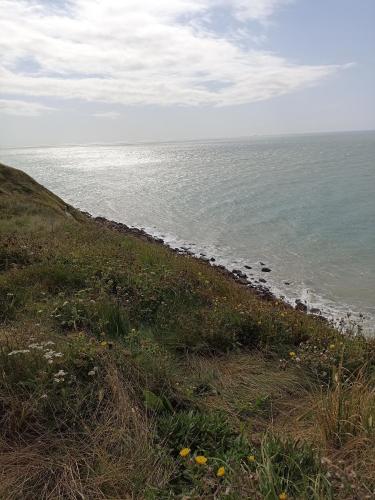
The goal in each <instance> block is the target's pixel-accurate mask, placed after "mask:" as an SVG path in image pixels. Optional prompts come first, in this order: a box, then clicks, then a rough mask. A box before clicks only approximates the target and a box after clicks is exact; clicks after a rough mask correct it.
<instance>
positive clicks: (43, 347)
mask: <svg viewBox="0 0 375 500" xmlns="http://www.w3.org/2000/svg"><path fill="white" fill-rule="evenodd" d="M33 339H34V338H33ZM30 340H31V339H30ZM51 345H55V343H54V342H52V340H46V341H45V342H40V343H37V342H33V343H32V344H29V345H28V346H27V347H28V349H19V350H16V351H11V352H9V353H8V356H14V355H15V354H25V353H28V352H30V350H37V351H44V352H43V357H44V358H45V359H46V360H47V361H48V364H50V365H51V364H52V363H53V359H54V358H61V357H62V356H63V353H62V352H56V351H54V350H53V349H50V348H49V347H48V346H51Z"/></svg>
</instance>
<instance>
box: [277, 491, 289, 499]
mask: <svg viewBox="0 0 375 500" xmlns="http://www.w3.org/2000/svg"><path fill="white" fill-rule="evenodd" d="M287 499H288V495H287V494H286V493H285V491H283V492H282V493H280V495H279V500H287Z"/></svg>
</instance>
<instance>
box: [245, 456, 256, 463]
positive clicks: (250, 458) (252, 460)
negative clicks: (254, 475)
mask: <svg viewBox="0 0 375 500" xmlns="http://www.w3.org/2000/svg"><path fill="white" fill-rule="evenodd" d="M247 460H248V461H249V462H255V456H254V455H249V456H248V457H247Z"/></svg>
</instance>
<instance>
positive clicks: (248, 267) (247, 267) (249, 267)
mask: <svg viewBox="0 0 375 500" xmlns="http://www.w3.org/2000/svg"><path fill="white" fill-rule="evenodd" d="M243 267H245V268H246V269H252V267H251V266H243Z"/></svg>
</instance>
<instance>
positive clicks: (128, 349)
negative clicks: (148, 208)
mask: <svg viewBox="0 0 375 500" xmlns="http://www.w3.org/2000/svg"><path fill="white" fill-rule="evenodd" d="M374 347H375V345H374V342H373V341H369V340H365V339H364V338H362V337H361V336H355V335H353V334H350V333H349V334H347V335H345V336H344V335H341V334H340V333H339V332H337V331H336V330H334V329H333V328H332V327H331V326H330V325H329V324H328V323H326V322H324V321H322V320H319V319H317V318H314V317H311V316H308V315H305V314H304V313H302V312H298V311H295V310H293V309H291V308H289V307H287V306H285V305H284V304H282V303H279V302H277V301H272V300H271V301H270V300H262V299H261V298H260V297H259V296H257V295H256V293H254V292H252V291H251V290H249V289H246V288H245V287H242V286H239V285H238V284H237V283H235V281H234V280H232V279H230V278H229V277H226V276H224V275H222V274H220V273H219V271H218V270H216V269H215V268H213V267H211V266H209V265H208V264H205V263H204V262H201V261H199V260H197V259H194V258H193V257H189V256H179V255H176V254H175V253H173V252H172V251H171V250H169V249H167V248H165V247H163V246H161V245H160V244H157V243H153V242H145V241H143V240H141V239H139V238H136V237H134V236H131V235H124V234H121V233H119V232H116V231H115V230H113V229H110V228H108V227H105V226H104V225H103V224H99V223H97V222H95V221H94V220H91V219H90V218H88V217H86V216H84V215H83V214H81V213H80V212H78V211H76V210H74V209H73V208H72V207H69V206H67V205H66V204H65V203H64V202H63V201H61V200H60V199H59V198H57V197H56V196H55V195H53V194H52V193H50V192H49V191H47V190H46V189H44V188H43V187H41V186H40V185H38V184H37V183H36V182H35V181H33V180H32V179H31V178H30V177H28V176H27V175H26V174H24V173H22V172H20V171H17V170H15V169H11V168H9V167H5V166H3V165H0V363H1V376H0V498H1V499H22V500H23V499H33V500H34V499H52V498H53V499H55V498H56V499H59V498H61V499H83V498H85V499H90V500H91V499H126V498H137V499H138V498H140V499H142V498H146V499H153V498H161V499H167V498H228V499H236V498H265V499H270V500H271V499H272V500H273V499H281V500H282V499H285V498H295V499H297V498H298V499H299V498H313V499H319V498H324V499H325V498H340V499H353V498H358V499H363V498H373V497H372V495H373V494H374V488H375V480H374V477H375V453H374V450H375V446H374V445H375V433H374V426H375V415H374V411H375V394H374V372H375V370H374V367H375V352H374V351H375V350H374Z"/></svg>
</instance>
